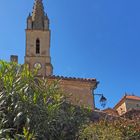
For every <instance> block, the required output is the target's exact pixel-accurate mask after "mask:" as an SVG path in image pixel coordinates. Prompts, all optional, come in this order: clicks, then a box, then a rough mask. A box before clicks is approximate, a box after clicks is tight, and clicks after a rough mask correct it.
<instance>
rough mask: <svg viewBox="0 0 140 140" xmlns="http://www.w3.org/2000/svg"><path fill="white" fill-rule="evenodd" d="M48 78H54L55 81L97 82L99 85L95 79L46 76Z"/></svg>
mask: <svg viewBox="0 0 140 140" xmlns="http://www.w3.org/2000/svg"><path fill="white" fill-rule="evenodd" d="M48 78H52V79H53V78H56V79H64V80H75V81H85V82H97V83H99V82H98V81H97V80H96V79H95V78H76V77H64V76H56V75H52V76H48Z"/></svg>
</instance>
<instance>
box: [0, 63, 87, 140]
mask: <svg viewBox="0 0 140 140" xmlns="http://www.w3.org/2000/svg"><path fill="white" fill-rule="evenodd" d="M86 115H87V113H86V112H85V111H84V110H83V109H81V108H80V109H79V108H78V107H75V106H72V105H70V104H67V103H66V100H65V97H64V96H63V94H62V92H61V90H60V89H59V87H58V82H57V81H54V82H52V83H50V82H48V81H47V79H43V78H42V79H41V78H37V77H36V71H34V72H33V73H31V72H29V71H28V68H27V67H26V66H19V65H17V64H15V63H10V64H9V63H6V62H3V61H0V139H2V138H6V137H7V138H8V137H9V138H10V139H12V138H13V139H29V140H30V139H33V138H34V139H37V140H39V139H41V140H42V139H45V140H47V139H48V140H56V139H57V140H62V139H67V140H72V139H74V138H75V135H76V132H77V131H78V128H79V126H80V125H81V124H83V123H84V122H85V121H86V120H87V117H86Z"/></svg>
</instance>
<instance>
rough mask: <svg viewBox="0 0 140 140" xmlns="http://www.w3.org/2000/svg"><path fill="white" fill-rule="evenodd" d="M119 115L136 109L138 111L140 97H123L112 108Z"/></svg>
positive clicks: (139, 108)
mask: <svg viewBox="0 0 140 140" xmlns="http://www.w3.org/2000/svg"><path fill="white" fill-rule="evenodd" d="M114 109H115V110H117V112H118V113H119V115H123V114H125V113H126V112H128V111H130V110H132V109H136V110H140V97H138V96H134V95H125V96H124V97H123V98H122V99H121V100H120V101H119V102H118V103H117V104H116V105H115V107H114Z"/></svg>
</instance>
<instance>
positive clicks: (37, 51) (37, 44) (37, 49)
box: [36, 39, 40, 54]
mask: <svg viewBox="0 0 140 140" xmlns="http://www.w3.org/2000/svg"><path fill="white" fill-rule="evenodd" d="M36 54H40V40H39V39H37V40H36Z"/></svg>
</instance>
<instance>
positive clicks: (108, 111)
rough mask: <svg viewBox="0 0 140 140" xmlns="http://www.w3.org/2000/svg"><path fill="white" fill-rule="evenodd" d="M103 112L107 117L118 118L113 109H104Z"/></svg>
mask: <svg viewBox="0 0 140 140" xmlns="http://www.w3.org/2000/svg"><path fill="white" fill-rule="evenodd" d="M103 112H105V113H107V114H109V115H113V116H119V114H118V112H117V111H116V110H115V109H112V108H107V109H104V110H103Z"/></svg>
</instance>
